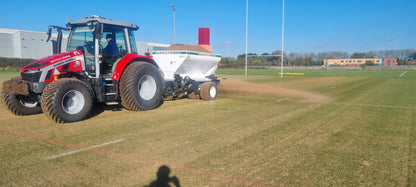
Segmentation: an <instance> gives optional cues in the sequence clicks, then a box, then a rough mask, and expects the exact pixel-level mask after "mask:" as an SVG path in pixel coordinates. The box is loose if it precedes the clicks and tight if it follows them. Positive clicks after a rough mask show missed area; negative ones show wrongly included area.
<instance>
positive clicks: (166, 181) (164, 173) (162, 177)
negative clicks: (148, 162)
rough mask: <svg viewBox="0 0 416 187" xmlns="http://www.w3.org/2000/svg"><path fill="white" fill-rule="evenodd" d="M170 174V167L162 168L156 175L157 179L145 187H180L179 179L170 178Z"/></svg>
mask: <svg viewBox="0 0 416 187" xmlns="http://www.w3.org/2000/svg"><path fill="white" fill-rule="evenodd" d="M169 174H170V168H169V167H168V166H165V165H163V166H160V167H159V169H158V170H157V173H156V175H157V179H156V180H155V181H153V182H151V183H150V184H149V185H148V186H144V187H171V185H170V184H173V185H175V187H180V186H181V185H180V184H179V179H178V178H177V177H176V176H172V177H169Z"/></svg>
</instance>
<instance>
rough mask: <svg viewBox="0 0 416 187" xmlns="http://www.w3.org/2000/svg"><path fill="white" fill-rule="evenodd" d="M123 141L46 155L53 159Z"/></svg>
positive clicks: (48, 158)
mask: <svg viewBox="0 0 416 187" xmlns="http://www.w3.org/2000/svg"><path fill="white" fill-rule="evenodd" d="M122 141H124V139H118V140H114V141H111V142H107V143H103V144H100V145H94V146H91V147H88V148H85V149H78V150H75V151H70V152H66V153H61V154H57V155H52V156H48V157H46V159H47V160H52V159H55V158H60V157H64V156H68V155H72V154H75V153H79V152H83V151H87V150H88V149H93V148H97V147H103V146H106V145H110V144H114V143H118V142H122Z"/></svg>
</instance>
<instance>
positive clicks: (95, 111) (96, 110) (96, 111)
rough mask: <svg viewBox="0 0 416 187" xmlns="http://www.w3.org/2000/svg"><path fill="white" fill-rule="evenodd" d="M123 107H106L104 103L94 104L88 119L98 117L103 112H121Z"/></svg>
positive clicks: (119, 105)
mask: <svg viewBox="0 0 416 187" xmlns="http://www.w3.org/2000/svg"><path fill="white" fill-rule="evenodd" d="M123 109H124V107H123V106H121V104H118V105H106V104H105V103H94V104H93V107H92V109H91V112H90V114H89V115H88V118H92V117H95V116H98V115H100V114H101V113H103V112H104V111H114V112H115V111H121V110H123Z"/></svg>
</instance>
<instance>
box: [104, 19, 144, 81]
mask: <svg viewBox="0 0 416 187" xmlns="http://www.w3.org/2000/svg"><path fill="white" fill-rule="evenodd" d="M131 39H133V41H132V40H131ZM132 43H134V44H132ZM100 46H103V50H102V53H101V54H102V68H101V70H102V73H104V74H111V73H112V72H113V70H114V67H115V65H116V64H117V62H118V61H120V60H121V59H122V58H123V57H124V56H126V55H127V54H129V53H131V52H136V45H135V40H134V38H132V33H131V32H129V30H128V29H127V28H125V27H120V26H113V25H104V31H103V39H102V40H101V41H100Z"/></svg>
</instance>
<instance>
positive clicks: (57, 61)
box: [20, 50, 83, 73]
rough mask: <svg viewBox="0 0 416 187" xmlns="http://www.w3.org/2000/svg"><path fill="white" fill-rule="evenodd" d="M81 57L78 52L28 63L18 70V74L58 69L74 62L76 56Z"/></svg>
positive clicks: (80, 53) (80, 52)
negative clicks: (51, 68)
mask: <svg viewBox="0 0 416 187" xmlns="http://www.w3.org/2000/svg"><path fill="white" fill-rule="evenodd" d="M81 55H83V54H82V51H80V50H75V51H70V52H64V53H59V54H55V55H52V56H48V57H45V58H41V59H38V60H34V61H32V62H30V63H29V64H27V65H26V66H23V67H22V68H20V72H21V73H23V72H26V71H30V70H40V69H43V68H46V67H49V66H53V67H58V66H61V65H63V64H66V63H68V62H71V61H74V60H75V58H76V57H77V56H81Z"/></svg>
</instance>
